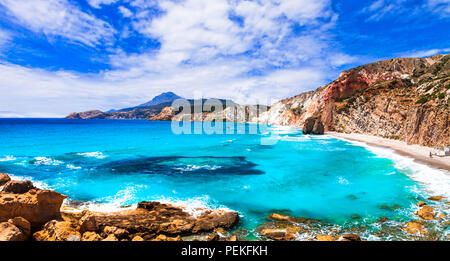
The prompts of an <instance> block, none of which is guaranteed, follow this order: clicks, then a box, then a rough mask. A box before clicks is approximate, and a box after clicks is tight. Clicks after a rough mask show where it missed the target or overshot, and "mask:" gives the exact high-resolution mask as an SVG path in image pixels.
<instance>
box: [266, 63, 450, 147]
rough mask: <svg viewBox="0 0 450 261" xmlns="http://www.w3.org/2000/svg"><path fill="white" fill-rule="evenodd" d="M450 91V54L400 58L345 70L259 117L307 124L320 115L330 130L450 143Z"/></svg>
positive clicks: (428, 143)
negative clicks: (333, 78) (328, 81)
mask: <svg viewBox="0 0 450 261" xmlns="http://www.w3.org/2000/svg"><path fill="white" fill-rule="evenodd" d="M449 96H450V55H437V56H433V57H429V58H423V59H422V58H399V59H392V60H385V61H380V62H375V63H372V64H368V65H364V66H360V67H357V68H354V69H351V70H348V71H345V72H342V73H341V75H340V76H339V78H338V79H337V80H335V81H333V82H332V83H330V84H328V85H326V86H323V87H321V88H319V89H317V90H316V91H313V92H307V93H303V94H300V95H297V96H295V97H292V98H289V99H285V100H282V101H280V102H278V103H275V104H274V105H273V106H272V107H271V108H270V110H269V111H268V112H267V113H264V114H263V115H262V116H261V117H260V118H259V120H260V121H263V122H267V123H269V124H276V125H292V126H298V127H302V126H303V125H304V123H305V121H306V120H307V119H308V118H310V117H320V119H321V120H322V122H323V124H324V128H325V130H326V131H337V132H345V133H363V134H369V135H377V136H382V137H387V138H393V139H400V140H403V141H405V142H407V143H408V144H420V145H426V146H440V145H450V128H449V112H450V110H449V105H450V100H449Z"/></svg>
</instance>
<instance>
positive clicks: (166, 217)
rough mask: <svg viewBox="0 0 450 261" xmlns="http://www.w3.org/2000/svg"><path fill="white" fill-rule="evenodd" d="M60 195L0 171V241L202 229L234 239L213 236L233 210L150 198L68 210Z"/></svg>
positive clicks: (118, 237)
mask: <svg viewBox="0 0 450 261" xmlns="http://www.w3.org/2000/svg"><path fill="white" fill-rule="evenodd" d="M66 198H67V196H65V195H62V194H60V193H58V192H55V191H52V190H42V189H38V188H36V187H34V186H33V184H32V183H31V182H30V181H14V180H11V179H10V177H9V176H8V175H7V174H3V173H1V174H0V241H30V240H32V241H181V240H182V237H185V236H192V235H203V234H205V235H207V236H206V238H204V240H213V239H214V240H224V241H225V240H227V241H235V240H236V236H232V235H231V236H229V237H225V236H219V234H220V235H223V234H225V231H226V230H227V229H230V228H232V227H234V226H235V225H236V224H237V223H238V222H239V215H238V213H237V212H233V211H224V210H219V209H196V211H197V214H196V215H193V214H190V213H188V212H187V211H186V210H185V209H184V208H183V207H178V206H174V205H170V204H163V203H160V202H154V201H152V202H141V203H139V204H138V205H137V208H136V209H127V210H123V211H118V212H93V211H87V210H85V211H73V209H69V208H67V207H62V204H63V200H64V199H66Z"/></svg>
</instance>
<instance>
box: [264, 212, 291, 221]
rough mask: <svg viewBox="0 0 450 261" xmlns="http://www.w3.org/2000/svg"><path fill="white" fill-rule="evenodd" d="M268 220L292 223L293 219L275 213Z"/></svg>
mask: <svg viewBox="0 0 450 261" xmlns="http://www.w3.org/2000/svg"><path fill="white" fill-rule="evenodd" d="M267 219H272V220H277V221H292V220H293V218H292V217H291V216H288V215H283V214H278V213H273V214H270V215H269V216H267Z"/></svg>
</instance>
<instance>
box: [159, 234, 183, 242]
mask: <svg viewBox="0 0 450 261" xmlns="http://www.w3.org/2000/svg"><path fill="white" fill-rule="evenodd" d="M152 241H182V240H181V237H180V236H177V237H168V236H166V235H158V236H157V237H156V238H154V239H152Z"/></svg>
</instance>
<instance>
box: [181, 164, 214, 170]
mask: <svg viewBox="0 0 450 261" xmlns="http://www.w3.org/2000/svg"><path fill="white" fill-rule="evenodd" d="M220 168H221V166H215V165H214V166H209V165H204V166H197V165H186V167H178V168H174V169H176V170H181V171H195V170H200V169H206V170H216V169H220Z"/></svg>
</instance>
